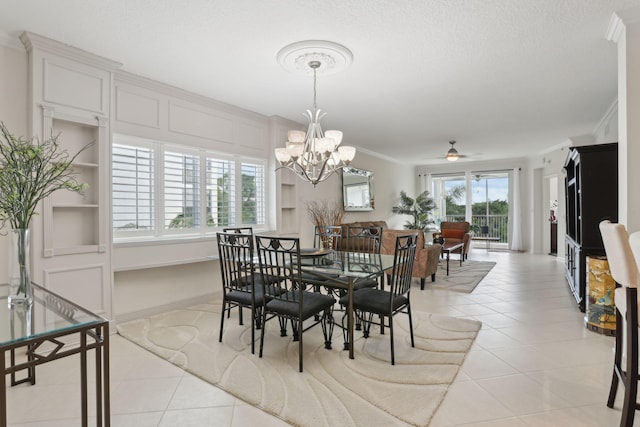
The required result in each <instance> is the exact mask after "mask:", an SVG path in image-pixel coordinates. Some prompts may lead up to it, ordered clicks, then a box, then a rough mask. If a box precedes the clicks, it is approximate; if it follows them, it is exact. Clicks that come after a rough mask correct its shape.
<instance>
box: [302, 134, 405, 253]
mask: <svg viewBox="0 0 640 427" xmlns="http://www.w3.org/2000/svg"><path fill="white" fill-rule="evenodd" d="M345 138H347V136H345ZM349 144H352V142H351V141H349ZM351 165H352V166H353V167H356V168H359V169H366V170H369V171H371V172H373V196H374V202H375V206H374V209H373V210H372V211H367V212H345V215H344V218H343V222H355V221H366V220H371V221H386V222H387V225H389V227H390V228H402V224H404V222H405V221H406V217H404V216H399V215H395V214H394V213H392V211H391V210H392V208H393V206H395V205H397V204H398V203H399V200H400V191H402V190H405V191H406V192H407V193H408V194H413V193H415V189H416V174H415V170H414V168H413V167H406V166H405V165H402V164H399V163H396V162H393V161H390V160H387V159H384V158H381V157H379V156H375V155H372V154H370V153H367V152H366V150H362V149H360V150H358V151H357V152H356V157H355V159H354V160H353V162H352V163H351ZM298 195H299V207H300V209H298V212H299V213H298V215H299V221H298V223H299V224H300V244H301V245H303V246H310V245H312V244H313V223H312V222H311V220H310V219H309V217H308V214H307V211H306V209H305V206H306V203H307V202H309V201H320V200H324V201H331V202H333V201H337V202H342V178H341V176H340V175H338V174H336V175H334V176H332V177H331V178H329V179H328V180H326V181H325V182H322V183H320V184H318V185H317V186H316V187H315V188H314V187H313V186H312V185H311V184H309V183H306V182H303V181H302V180H299V183H298Z"/></svg>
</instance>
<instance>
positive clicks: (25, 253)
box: [8, 228, 33, 306]
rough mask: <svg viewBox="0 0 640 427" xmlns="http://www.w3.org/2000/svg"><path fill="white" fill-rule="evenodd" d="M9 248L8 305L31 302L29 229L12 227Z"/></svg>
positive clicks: (27, 304)
mask: <svg viewBox="0 0 640 427" xmlns="http://www.w3.org/2000/svg"><path fill="white" fill-rule="evenodd" d="M10 236H11V250H10V253H9V256H10V258H9V298H8V303H9V306H16V305H25V306H29V305H31V304H32V303H33V291H32V289H31V268H30V263H29V258H30V252H29V230H28V229H24V228H17V229H13V230H11V232H10Z"/></svg>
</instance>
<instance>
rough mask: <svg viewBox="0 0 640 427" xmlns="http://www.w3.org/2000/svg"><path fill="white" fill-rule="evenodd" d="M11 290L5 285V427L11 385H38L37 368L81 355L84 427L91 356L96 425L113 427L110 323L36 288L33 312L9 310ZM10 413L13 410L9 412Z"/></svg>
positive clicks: (0, 307)
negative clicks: (89, 355) (88, 367)
mask: <svg viewBox="0 0 640 427" xmlns="http://www.w3.org/2000/svg"><path fill="white" fill-rule="evenodd" d="M8 290H9V289H8V286H7V285H6V284H1V285H0V377H1V378H2V383H1V384H0V427H6V425H7V388H6V387H7V384H6V377H7V375H10V377H11V386H15V385H17V384H22V383H29V384H32V385H33V384H35V383H36V367H37V366H38V365H41V364H43V363H47V362H51V361H53V360H57V359H61V358H63V357H67V356H72V355H76V354H77V355H79V363H80V395H79V397H80V402H81V405H80V406H81V414H80V416H81V421H82V425H83V426H86V425H88V413H87V412H88V409H87V407H88V404H87V401H88V398H87V395H88V380H87V355H88V354H89V352H90V350H93V352H94V356H95V387H96V390H95V393H96V414H95V418H96V425H97V426H105V427H108V426H109V425H110V408H109V321H108V320H106V319H104V318H102V317H100V316H98V315H95V314H93V313H91V312H90V311H88V310H86V309H84V308H82V307H80V306H78V305H77V304H74V303H72V302H71V301H69V300H66V299H64V298H62V297H61V296H59V295H56V294H55V293H53V292H51V291H48V290H46V289H44V288H43V287H41V286H38V285H36V284H33V304H32V305H31V306H30V307H24V306H13V307H10V306H8V304H7V295H8ZM9 409H10V408H9Z"/></svg>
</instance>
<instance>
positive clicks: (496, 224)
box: [430, 171, 509, 243]
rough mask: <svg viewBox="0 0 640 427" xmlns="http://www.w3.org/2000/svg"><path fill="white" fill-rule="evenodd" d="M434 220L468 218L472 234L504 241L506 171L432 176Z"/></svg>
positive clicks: (505, 230)
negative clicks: (434, 206) (434, 207)
mask: <svg viewBox="0 0 640 427" xmlns="http://www.w3.org/2000/svg"><path fill="white" fill-rule="evenodd" d="M430 191H431V194H432V196H433V198H434V201H435V202H436V206H437V207H436V209H435V210H434V212H433V214H434V220H435V223H436V226H438V227H439V225H440V223H441V222H442V221H468V222H469V223H470V224H471V227H472V230H473V233H474V235H475V236H480V237H487V238H491V239H495V240H496V241H497V242H501V243H508V239H509V172H507V171H477V172H467V173H464V174H451V175H432V176H431V190H430Z"/></svg>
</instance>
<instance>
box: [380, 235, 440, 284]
mask: <svg viewBox="0 0 640 427" xmlns="http://www.w3.org/2000/svg"><path fill="white" fill-rule="evenodd" d="M412 232H417V233H418V240H417V242H416V246H417V248H416V254H415V262H414V263H413V272H412V273H411V276H412V277H416V278H419V279H420V290H424V285H425V279H426V278H427V276H431V281H432V282H435V280H436V271H438V260H439V259H440V251H441V249H442V246H440V245H438V244H434V245H425V244H424V232H422V231H417V230H393V229H386V230H384V232H383V233H382V247H381V248H380V253H381V254H389V255H393V254H394V253H395V249H396V239H397V238H398V236H405V235H407V234H411V233H412Z"/></svg>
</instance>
